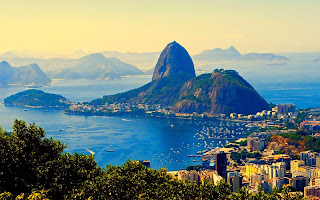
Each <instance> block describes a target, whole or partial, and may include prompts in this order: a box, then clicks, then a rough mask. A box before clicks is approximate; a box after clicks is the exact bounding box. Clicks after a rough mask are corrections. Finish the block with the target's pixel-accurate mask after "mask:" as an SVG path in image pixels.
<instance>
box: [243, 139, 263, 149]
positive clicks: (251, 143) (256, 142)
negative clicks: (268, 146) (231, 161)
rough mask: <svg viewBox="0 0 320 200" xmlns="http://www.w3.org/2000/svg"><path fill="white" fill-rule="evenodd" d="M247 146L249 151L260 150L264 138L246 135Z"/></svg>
mask: <svg viewBox="0 0 320 200" xmlns="http://www.w3.org/2000/svg"><path fill="white" fill-rule="evenodd" d="M247 147H248V148H249V149H250V150H251V151H260V150H261V149H264V147H265V139H262V138H259V137H248V138H247Z"/></svg>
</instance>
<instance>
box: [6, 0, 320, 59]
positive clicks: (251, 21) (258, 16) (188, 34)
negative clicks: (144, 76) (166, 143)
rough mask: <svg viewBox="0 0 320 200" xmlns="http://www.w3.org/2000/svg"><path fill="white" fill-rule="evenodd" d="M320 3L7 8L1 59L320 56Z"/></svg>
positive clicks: (92, 3)
mask: <svg viewBox="0 0 320 200" xmlns="http://www.w3.org/2000/svg"><path fill="white" fill-rule="evenodd" d="M319 8H320V1H319V0H304V1H302V0H237V1H236V0H234V1H231V0H156V1H153V0H126V1H125V0H52V1H51V0H50V1H49V0H27V1H26V0H19V1H18V0H0V27H1V28H0V53H1V52H5V51H9V50H31V51H46V52H56V53H71V52H73V51H75V50H78V49H82V50H84V51H87V52H99V51H104V50H117V51H121V52H128V51H130V52H147V51H161V50H162V49H163V48H164V47H165V46H166V44H167V43H169V42H171V41H173V40H176V41H177V42H179V43H180V44H181V45H183V46H184V47H185V48H186V49H187V50H188V51H189V52H190V53H191V54H195V53H200V52H201V51H203V50H206V49H213V48H218V47H219V48H228V47H229V46H231V45H234V46H235V47H236V48H237V49H238V50H239V51H240V52H241V53H247V52H273V53H278V52H312V51H318V52H320V39H319V37H320V12H319Z"/></svg>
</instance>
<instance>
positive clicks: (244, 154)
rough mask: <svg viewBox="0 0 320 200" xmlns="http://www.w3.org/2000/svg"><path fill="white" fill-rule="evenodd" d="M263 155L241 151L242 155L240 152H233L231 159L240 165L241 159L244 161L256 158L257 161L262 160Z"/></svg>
mask: <svg viewBox="0 0 320 200" xmlns="http://www.w3.org/2000/svg"><path fill="white" fill-rule="evenodd" d="M261 157H262V155H261V154H260V153H259V152H253V153H250V152H247V151H246V150H244V151H241V152H240V153H238V152H231V154H230V158H231V159H232V160H234V161H235V162H237V163H240V159H242V160H244V159H246V158H256V159H261Z"/></svg>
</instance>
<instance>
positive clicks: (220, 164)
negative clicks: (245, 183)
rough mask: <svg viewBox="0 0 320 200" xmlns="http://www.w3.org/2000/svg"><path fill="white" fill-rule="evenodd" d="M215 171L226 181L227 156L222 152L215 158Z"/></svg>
mask: <svg viewBox="0 0 320 200" xmlns="http://www.w3.org/2000/svg"><path fill="white" fill-rule="evenodd" d="M215 165H216V167H215V168H216V171H217V172H218V174H219V175H220V176H222V177H223V178H224V179H227V155H226V153H224V152H223V151H220V152H219V153H217V154H216V158H215Z"/></svg>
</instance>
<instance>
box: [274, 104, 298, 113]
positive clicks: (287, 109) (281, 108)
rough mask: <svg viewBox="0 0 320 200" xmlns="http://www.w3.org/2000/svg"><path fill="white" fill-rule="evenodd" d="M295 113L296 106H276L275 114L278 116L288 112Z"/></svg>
mask: <svg viewBox="0 0 320 200" xmlns="http://www.w3.org/2000/svg"><path fill="white" fill-rule="evenodd" d="M295 111H296V105H294V104H279V105H277V112H278V113H279V114H285V113H289V112H295Z"/></svg>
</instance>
